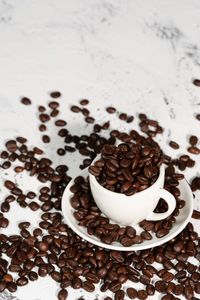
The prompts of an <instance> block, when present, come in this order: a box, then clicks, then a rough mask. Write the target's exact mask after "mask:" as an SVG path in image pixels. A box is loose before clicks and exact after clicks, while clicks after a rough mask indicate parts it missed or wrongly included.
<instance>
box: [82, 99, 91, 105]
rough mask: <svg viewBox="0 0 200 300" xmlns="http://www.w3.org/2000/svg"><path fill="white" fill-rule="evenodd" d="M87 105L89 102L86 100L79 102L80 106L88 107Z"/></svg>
mask: <svg viewBox="0 0 200 300" xmlns="http://www.w3.org/2000/svg"><path fill="white" fill-rule="evenodd" d="M88 103H89V100H87V99H82V100H81V101H80V104H81V105H83V106H85V105H88Z"/></svg>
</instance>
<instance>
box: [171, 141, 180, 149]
mask: <svg viewBox="0 0 200 300" xmlns="http://www.w3.org/2000/svg"><path fill="white" fill-rule="evenodd" d="M169 146H170V147H171V148H173V149H179V148H180V146H179V144H177V143H176V142H174V141H170V142H169Z"/></svg>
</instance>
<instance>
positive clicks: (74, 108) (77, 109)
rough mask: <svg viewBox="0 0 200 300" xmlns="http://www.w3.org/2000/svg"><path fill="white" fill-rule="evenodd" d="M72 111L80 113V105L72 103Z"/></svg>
mask: <svg viewBox="0 0 200 300" xmlns="http://www.w3.org/2000/svg"><path fill="white" fill-rule="evenodd" d="M71 111H73V112H75V113H78V112H80V111H81V109H80V107H78V106H76V105H72V106H71Z"/></svg>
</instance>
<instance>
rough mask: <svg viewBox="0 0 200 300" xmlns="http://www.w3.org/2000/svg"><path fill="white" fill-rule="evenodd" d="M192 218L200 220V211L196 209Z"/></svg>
mask: <svg viewBox="0 0 200 300" xmlns="http://www.w3.org/2000/svg"><path fill="white" fill-rule="evenodd" d="M192 218H193V219H197V220H200V211H198V210H196V209H194V210H193V213H192Z"/></svg>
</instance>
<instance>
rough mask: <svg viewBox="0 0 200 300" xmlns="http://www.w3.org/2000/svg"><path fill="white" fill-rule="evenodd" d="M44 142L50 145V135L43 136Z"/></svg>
mask: <svg viewBox="0 0 200 300" xmlns="http://www.w3.org/2000/svg"><path fill="white" fill-rule="evenodd" d="M42 141H43V142H44V143H46V144H47V143H50V137H49V136H48V135H43V136H42Z"/></svg>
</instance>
